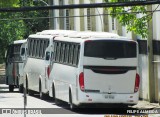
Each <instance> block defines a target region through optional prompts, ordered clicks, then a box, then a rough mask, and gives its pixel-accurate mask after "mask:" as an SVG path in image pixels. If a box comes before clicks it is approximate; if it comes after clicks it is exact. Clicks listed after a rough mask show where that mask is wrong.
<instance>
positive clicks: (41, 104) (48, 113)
mask: <svg viewBox="0 0 160 117" xmlns="http://www.w3.org/2000/svg"><path fill="white" fill-rule="evenodd" d="M112 106H113V107H112ZM112 106H111V105H108V106H107V108H106V107H105V108H94V109H93V108H88V107H87V108H80V109H77V110H76V111H71V110H70V109H69V105H68V104H67V103H65V102H62V101H59V104H58V105H57V104H55V102H54V101H53V100H52V99H51V98H49V97H48V98H46V99H45V100H41V99H40V98H39V95H38V94H36V95H34V96H29V95H27V105H26V106H24V94H22V93H19V92H18V89H15V91H14V92H9V89H8V86H7V85H5V76H4V75H1V76H0V117H1V116H2V117H15V116H16V117H53V116H54V117H122V115H124V114H120V113H118V112H121V110H123V109H121V108H123V107H121V106H119V107H117V106H116V107H114V105H112ZM24 107H25V108H24ZM6 109H9V110H6ZM133 109H134V110H135V108H132V107H129V108H127V110H133ZM6 112H7V113H12V114H5V113H6ZM123 112H126V111H123ZM2 113H3V114H2ZM112 115H113V116H112ZM132 115H134V114H132ZM123 117H126V116H123ZM127 117H128V116H127ZM135 117H136V116H135ZM141 117H143V116H141ZM144 117H145V116H144Z"/></svg>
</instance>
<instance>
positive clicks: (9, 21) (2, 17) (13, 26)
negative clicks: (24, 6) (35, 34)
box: [0, 0, 26, 63]
mask: <svg viewBox="0 0 160 117" xmlns="http://www.w3.org/2000/svg"><path fill="white" fill-rule="evenodd" d="M0 5H1V7H17V6H18V0H2V1H1V2H0ZM20 16H21V13H7V12H5V13H4V12H2V13H0V35H1V36H0V63H2V62H3V61H4V56H5V51H6V49H7V47H8V45H9V44H10V43H12V42H13V41H14V40H19V39H23V37H24V34H25V32H26V28H25V24H24V22H23V20H14V19H15V18H17V17H20Z"/></svg>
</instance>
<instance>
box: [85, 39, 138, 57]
mask: <svg viewBox="0 0 160 117" xmlns="http://www.w3.org/2000/svg"><path fill="white" fill-rule="evenodd" d="M136 50H137V49H136V42H132V41H121V40H95V41H86V42H85V48H84V56H87V57H98V58H105V59H107V58H113V59H117V58H135V57H136V56H137V53H136Z"/></svg>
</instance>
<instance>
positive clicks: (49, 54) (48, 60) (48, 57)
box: [45, 47, 53, 89]
mask: <svg viewBox="0 0 160 117" xmlns="http://www.w3.org/2000/svg"><path fill="white" fill-rule="evenodd" d="M52 56H53V52H52V51H51V49H50V47H49V48H47V49H46V52H45V89H48V88H49V86H48V85H49V75H50V71H51V66H52V65H51V58H52Z"/></svg>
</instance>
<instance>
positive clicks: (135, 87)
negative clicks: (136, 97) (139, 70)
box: [134, 74, 140, 92]
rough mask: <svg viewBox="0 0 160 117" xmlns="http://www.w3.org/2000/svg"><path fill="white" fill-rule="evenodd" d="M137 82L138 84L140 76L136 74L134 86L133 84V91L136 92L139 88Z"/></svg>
mask: <svg viewBox="0 0 160 117" xmlns="http://www.w3.org/2000/svg"><path fill="white" fill-rule="evenodd" d="M139 84H140V76H139V75H138V74H136V80H135V86H134V92H137V91H138V89H139Z"/></svg>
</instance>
